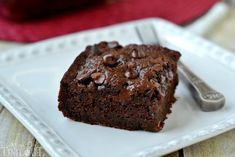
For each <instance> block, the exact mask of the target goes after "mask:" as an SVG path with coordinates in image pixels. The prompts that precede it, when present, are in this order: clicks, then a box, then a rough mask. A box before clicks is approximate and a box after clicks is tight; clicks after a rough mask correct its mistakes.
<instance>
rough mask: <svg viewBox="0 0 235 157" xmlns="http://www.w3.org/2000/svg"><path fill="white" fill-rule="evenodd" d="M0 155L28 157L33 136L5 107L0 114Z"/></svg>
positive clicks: (30, 152)
mask: <svg viewBox="0 0 235 157" xmlns="http://www.w3.org/2000/svg"><path fill="white" fill-rule="evenodd" d="M0 128H1V129H0V156H1V157H5V156H6V157H8V156H9V157H13V156H22V157H30V156H31V154H32V151H33V149H32V148H33V146H34V144H35V139H34V137H33V136H32V135H31V134H30V133H29V132H28V131H27V130H26V129H25V128H24V126H23V125H22V124H21V123H19V121H18V120H17V119H16V118H15V117H13V116H12V114H11V113H9V112H8V111H7V110H6V109H3V110H2V112H1V114H0Z"/></svg>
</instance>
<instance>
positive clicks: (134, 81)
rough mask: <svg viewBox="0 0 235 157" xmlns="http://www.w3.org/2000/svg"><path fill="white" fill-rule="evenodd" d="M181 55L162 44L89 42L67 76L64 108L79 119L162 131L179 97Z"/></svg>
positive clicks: (63, 85)
mask: <svg viewBox="0 0 235 157" xmlns="http://www.w3.org/2000/svg"><path fill="white" fill-rule="evenodd" d="M179 57H180V53H179V52H177V51H173V50H170V49H167V48H164V47H161V46H156V45H136V44H130V45H127V46H124V47H123V46H121V45H120V44H119V43H118V42H115V41H113V42H100V43H98V44H95V45H92V46H87V48H86V49H85V51H83V52H82V53H81V54H80V55H79V56H78V57H77V58H76V59H75V61H74V62H73V63H72V65H71V66H70V68H69V69H68V70H67V72H66V73H65V74H64V76H63V78H62V80H61V85H60V92H59V98H58V101H59V110H60V111H62V112H63V115H64V116H65V117H68V118H70V119H72V120H75V121H79V122H85V123H89V124H99V125H104V126H110V127H116V128H121V129H127V130H146V131H153V132H156V131H159V130H161V129H162V127H163V125H164V120H165V119H166V118H167V114H168V113H170V112H171V107H172V104H173V103H174V102H175V100H176V99H175V97H174V92H175V89H176V86H177V84H178V75H177V61H178V60H179Z"/></svg>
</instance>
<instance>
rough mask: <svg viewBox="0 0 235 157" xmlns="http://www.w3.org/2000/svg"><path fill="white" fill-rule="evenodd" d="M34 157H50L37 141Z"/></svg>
mask: <svg viewBox="0 0 235 157" xmlns="http://www.w3.org/2000/svg"><path fill="white" fill-rule="evenodd" d="M32 157H50V155H48V154H47V152H46V151H45V150H44V149H43V148H42V146H41V145H40V144H39V143H38V142H37V141H36V143H35V145H34V147H33V153H32Z"/></svg>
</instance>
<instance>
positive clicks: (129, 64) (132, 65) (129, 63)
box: [127, 62, 135, 69]
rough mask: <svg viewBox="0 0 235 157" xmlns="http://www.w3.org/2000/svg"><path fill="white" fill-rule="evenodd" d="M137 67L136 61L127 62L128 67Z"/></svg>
mask: <svg viewBox="0 0 235 157" xmlns="http://www.w3.org/2000/svg"><path fill="white" fill-rule="evenodd" d="M134 67H135V63H133V62H128V63H127V68H129V69H130V68H134Z"/></svg>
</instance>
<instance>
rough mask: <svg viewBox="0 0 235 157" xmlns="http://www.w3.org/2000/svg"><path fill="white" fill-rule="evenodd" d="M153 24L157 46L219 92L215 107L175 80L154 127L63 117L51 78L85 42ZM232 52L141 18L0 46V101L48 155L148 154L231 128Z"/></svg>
mask: <svg viewBox="0 0 235 157" xmlns="http://www.w3.org/2000/svg"><path fill="white" fill-rule="evenodd" d="M143 23H145V24H146V23H148V24H152V25H154V27H155V29H156V32H157V33H158V34H159V37H160V40H161V42H162V43H163V44H164V46H167V47H170V48H173V49H176V50H178V51H180V52H181V53H182V60H183V62H185V64H187V65H188V66H189V67H190V69H191V70H192V71H194V72H195V73H196V74H197V75H198V76H200V77H201V78H203V79H204V80H205V81H206V82H208V84H210V85H211V86H213V87H214V88H215V89H217V90H218V91H221V92H222V93H223V94H224V95H225V97H226V105H225V107H224V108H222V109H221V110H219V111H216V112H209V113H208V112H202V111H200V109H199V108H198V107H197V105H196V103H195V102H194V101H193V99H192V97H191V96H190V94H189V91H188V89H187V87H186V86H185V85H184V83H183V82H180V84H179V86H178V88H177V91H176V96H177V97H178V101H177V102H176V103H175V105H174V107H173V109H172V110H173V113H172V114H170V115H169V116H168V119H167V120H166V125H165V127H164V129H163V130H162V131H161V132H158V133H151V132H145V131H126V130H120V129H114V128H109V127H103V126H97V125H89V124H84V123H79V122H74V121H71V120H69V119H67V118H64V117H63V115H62V113H61V112H59V111H58V109H57V95H58V90H59V82H60V80H61V78H62V76H63V74H64V72H65V71H66V70H67V68H68V67H69V65H70V64H71V63H72V61H73V60H74V59H75V57H76V56H77V55H78V54H79V52H81V51H82V50H83V49H84V48H85V46H86V45H88V44H93V43H95V42H99V41H101V40H108V41H109V40H117V41H119V42H120V43H121V44H124V45H125V44H128V43H140V40H139V39H138V36H137V33H136V31H135V26H136V25H139V24H143ZM234 79H235V56H234V55H233V54H232V53H230V52H228V51H226V50H224V49H222V48H220V47H218V46H216V45H214V44H212V43H210V42H208V41H206V40H204V39H202V38H200V37H197V36H195V35H193V34H191V33H190V32H187V31H185V30H183V29H182V28H180V27H178V26H176V25H173V24H171V23H169V22H166V21H164V20H160V19H147V20H142V21H135V22H129V23H124V24H120V25H115V26H111V27H106V28H101V29H95V30H91V31H86V32H81V33H76V34H71V35H67V36H63V37H59V38H54V39H50V40H47V41H43V42H39V43H36V44H32V45H28V46H24V47H22V48H18V49H15V50H10V51H7V52H3V53H0V100H1V103H2V104H3V105H5V107H6V108H7V109H8V110H9V111H11V112H12V113H13V114H14V115H15V116H16V117H17V118H18V119H19V120H20V121H21V122H22V123H23V124H24V125H25V127H26V128H28V129H29V131H30V132H31V133H32V134H33V135H34V136H35V137H36V138H37V140H38V141H39V142H40V143H41V144H42V145H43V147H44V148H45V149H46V150H47V151H48V153H49V154H50V155H52V156H54V157H65V156H69V157H75V156H79V157H94V156H95V157H122V156H123V157H127V156H128V157H137V156H143V157H145V156H146V157H150V156H160V155H163V154H167V153H169V152H172V151H174V150H177V149H180V148H182V147H185V146H188V145H190V144H193V143H196V142H198V141H201V140H204V139H207V138H210V137H212V136H215V135H217V134H220V133H222V132H225V131H227V130H230V129H232V128H235V97H234V93H235V83H234Z"/></svg>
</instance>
